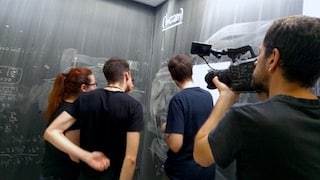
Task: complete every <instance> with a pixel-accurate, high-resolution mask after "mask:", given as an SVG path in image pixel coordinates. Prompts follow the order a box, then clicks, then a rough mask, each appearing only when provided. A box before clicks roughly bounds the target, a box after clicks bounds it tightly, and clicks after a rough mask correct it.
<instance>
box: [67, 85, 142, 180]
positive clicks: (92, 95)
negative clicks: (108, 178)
mask: <svg viewBox="0 0 320 180" xmlns="http://www.w3.org/2000/svg"><path fill="white" fill-rule="evenodd" d="M74 108H75V109H74V110H75V111H74V113H72V114H71V115H72V116H73V117H74V118H75V119H77V121H76V125H78V126H79V127H80V144H81V147H82V148H84V149H86V150H88V151H102V152H103V153H104V154H105V155H106V156H107V157H108V158H110V162H111V165H110V169H111V170H112V171H113V174H114V175H115V176H116V177H118V176H119V175H120V170H121V167H122V162H123V159H124V155H125V150H126V135H127V132H140V131H142V130H143V110H142V105H141V104H140V103H139V102H138V101H137V100H135V99H134V98H132V97H131V96H129V95H128V94H126V93H123V92H118V91H117V92H112V91H107V90H105V89H96V90H94V91H90V92H87V93H83V94H81V95H80V96H79V97H78V99H77V100H76V101H75V102H74ZM83 170H84V173H85V174H88V175H93V176H95V175H103V173H100V172H97V171H94V170H92V169H91V168H89V167H88V166H87V165H86V164H83Z"/></svg>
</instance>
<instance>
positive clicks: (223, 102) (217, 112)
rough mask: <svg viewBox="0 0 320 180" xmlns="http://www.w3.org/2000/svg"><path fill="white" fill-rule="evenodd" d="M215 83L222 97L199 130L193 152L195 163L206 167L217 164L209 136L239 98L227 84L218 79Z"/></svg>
mask: <svg viewBox="0 0 320 180" xmlns="http://www.w3.org/2000/svg"><path fill="white" fill-rule="evenodd" d="M213 82H214V84H215V85H216V87H217V88H218V90H219V94H220V95H219V98H218V100H217V102H216V104H215V107H214V109H213V111H212V112H211V114H210V116H209V118H208V119H207V121H206V122H205V123H204V124H203V125H202V127H201V128H200V129H199V131H198V133H197V135H196V137H195V141H194V151H193V157H194V159H195V161H196V162H197V163H198V164H200V165H201V166H205V167H207V166H210V165H211V164H213V163H215V158H214V156H213V154H212V151H211V148H210V145H209V141H208V135H209V133H210V132H211V131H212V130H213V129H215V128H216V127H217V125H218V123H219V122H220V119H221V118H222V116H223V115H224V113H225V112H226V111H227V110H228V109H229V108H230V106H231V105H233V104H234V102H235V101H236V99H237V98H238V96H239V94H238V93H234V92H233V91H231V90H230V89H229V88H228V87H227V86H226V85H225V84H223V83H221V82H220V81H219V80H218V78H217V77H215V78H214V79H213Z"/></svg>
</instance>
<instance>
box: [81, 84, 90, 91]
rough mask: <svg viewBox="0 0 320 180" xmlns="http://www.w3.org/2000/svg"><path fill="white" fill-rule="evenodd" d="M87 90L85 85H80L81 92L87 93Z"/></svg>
mask: <svg viewBox="0 0 320 180" xmlns="http://www.w3.org/2000/svg"><path fill="white" fill-rule="evenodd" d="M87 89H88V87H87V85H85V84H81V86H80V90H81V92H87Z"/></svg>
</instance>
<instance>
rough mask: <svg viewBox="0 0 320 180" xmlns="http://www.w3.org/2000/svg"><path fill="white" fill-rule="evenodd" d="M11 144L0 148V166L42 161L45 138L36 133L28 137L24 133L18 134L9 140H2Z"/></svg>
mask: <svg viewBox="0 0 320 180" xmlns="http://www.w3.org/2000/svg"><path fill="white" fill-rule="evenodd" d="M2 141H3V140H1V143H2V144H3V143H6V144H10V145H8V146H6V147H3V148H2V149H0V167H9V166H12V165H19V164H20V165H32V164H39V163H40V162H41V156H40V154H41V149H42V143H43V138H42V136H40V135H35V136H32V137H29V138H26V137H25V136H23V135H16V136H12V137H11V138H9V141H7V142H2Z"/></svg>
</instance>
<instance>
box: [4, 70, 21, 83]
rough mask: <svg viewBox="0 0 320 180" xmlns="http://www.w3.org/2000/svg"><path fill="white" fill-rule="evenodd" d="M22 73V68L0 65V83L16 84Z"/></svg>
mask: <svg viewBox="0 0 320 180" xmlns="http://www.w3.org/2000/svg"><path fill="white" fill-rule="evenodd" d="M22 73H23V69H22V68H17V67H11V66H0V84H18V83H19V82H20V80H21V78H22Z"/></svg>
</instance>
